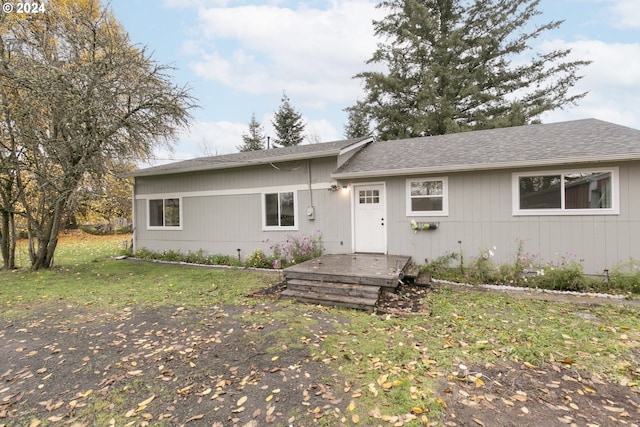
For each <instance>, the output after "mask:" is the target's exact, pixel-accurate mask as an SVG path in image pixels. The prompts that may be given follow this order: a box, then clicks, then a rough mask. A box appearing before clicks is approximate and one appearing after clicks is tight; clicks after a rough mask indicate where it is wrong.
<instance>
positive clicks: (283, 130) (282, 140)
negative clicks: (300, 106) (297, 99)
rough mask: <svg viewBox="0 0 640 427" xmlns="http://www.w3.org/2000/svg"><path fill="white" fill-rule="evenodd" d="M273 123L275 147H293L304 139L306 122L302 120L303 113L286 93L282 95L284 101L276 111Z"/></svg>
mask: <svg viewBox="0 0 640 427" xmlns="http://www.w3.org/2000/svg"><path fill="white" fill-rule="evenodd" d="M272 124H273V127H274V128H275V131H276V137H275V139H274V141H273V145H274V147H277V146H280V147H291V146H295V145H298V144H300V143H301V142H302V141H303V140H304V129H305V124H304V121H303V120H302V114H300V113H299V112H298V111H296V110H295V109H294V108H293V107H292V106H291V101H290V100H289V97H288V96H287V94H286V93H284V94H283V95H282V103H281V104H280V108H279V109H278V111H276V113H275V116H274V118H273V121H272Z"/></svg>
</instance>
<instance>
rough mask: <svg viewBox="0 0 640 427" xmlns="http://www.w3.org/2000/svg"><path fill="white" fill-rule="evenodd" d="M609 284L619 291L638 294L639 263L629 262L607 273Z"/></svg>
mask: <svg viewBox="0 0 640 427" xmlns="http://www.w3.org/2000/svg"><path fill="white" fill-rule="evenodd" d="M609 281H610V283H611V284H612V285H613V286H614V287H615V288H616V289H619V290H620V291H623V292H631V293H634V294H640V261H635V260H629V262H628V263H625V264H622V265H619V266H617V267H616V268H614V269H613V271H611V272H610V273H609Z"/></svg>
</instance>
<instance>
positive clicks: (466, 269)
mask: <svg viewBox="0 0 640 427" xmlns="http://www.w3.org/2000/svg"><path fill="white" fill-rule="evenodd" d="M493 249H495V248H493ZM522 249H523V245H522V243H519V245H518V250H517V254H516V257H515V260H514V262H513V264H503V265H500V266H496V265H495V264H494V263H493V262H492V260H491V258H492V257H493V250H485V251H481V252H480V254H479V255H478V256H476V257H475V258H473V260H472V261H471V263H470V264H468V265H467V264H464V263H462V262H460V260H461V259H463V258H462V254H461V253H446V254H444V255H442V256H441V257H439V258H437V259H436V260H434V261H432V262H430V263H427V264H426V265H424V266H423V267H422V271H423V272H426V273H428V274H429V275H431V277H433V278H434V279H440V280H448V281H452V282H462V283H469V284H474V285H479V284H496V285H508V286H521V287H528V288H539V289H548V290H556V291H575V292H602V293H618V294H625V293H634V294H640V262H635V261H633V260H632V261H630V262H629V263H628V264H625V265H623V266H619V267H617V268H615V269H613V270H612V272H611V273H610V274H609V275H608V277H606V276H602V277H593V276H588V275H585V274H584V268H583V265H582V260H577V259H575V255H573V254H565V255H562V256H560V257H559V258H558V259H557V260H549V261H544V260H542V259H540V258H539V257H538V256H536V255H532V254H528V253H523V250H522Z"/></svg>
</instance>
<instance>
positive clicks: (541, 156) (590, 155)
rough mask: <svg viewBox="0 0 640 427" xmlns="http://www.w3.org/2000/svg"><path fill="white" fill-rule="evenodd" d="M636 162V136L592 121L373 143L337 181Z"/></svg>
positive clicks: (639, 141)
mask: <svg viewBox="0 0 640 427" xmlns="http://www.w3.org/2000/svg"><path fill="white" fill-rule="evenodd" d="M633 159H640V131H639V130H636V129H632V128H628V127H625V126H620V125H616V124H613V123H608V122H604V121H601V120H596V119H585V120H575V121H569V122H561V123H551V124H539V125H527V126H518V127H510V128H500V129H490V130H482V131H470V132H463V133H456V134H448V135H439V136H430V137H422V138H411V139H402V140H394V141H377V142H375V143H373V144H370V145H369V146H367V147H366V148H364V149H363V150H362V151H361V152H360V153H358V155H357V156H354V157H353V158H351V159H350V160H349V161H348V162H347V163H345V164H344V165H342V166H341V167H340V168H338V170H336V172H335V173H334V174H333V177H334V178H336V179H341V178H342V179H346V178H357V177H365V176H385V175H407V174H414V173H421V172H422V173H439V172H450V171H462V170H479V169H501V168H514V167H527V166H543V165H558V164H569V163H580V162H593V161H617V160H633Z"/></svg>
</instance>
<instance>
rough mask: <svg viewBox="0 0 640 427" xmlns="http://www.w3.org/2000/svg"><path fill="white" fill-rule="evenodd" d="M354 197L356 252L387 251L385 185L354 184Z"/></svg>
mask: <svg viewBox="0 0 640 427" xmlns="http://www.w3.org/2000/svg"><path fill="white" fill-rule="evenodd" d="M354 199H355V200H354V215H353V221H354V242H355V244H354V249H355V252H371V253H386V252H387V234H386V231H385V220H386V208H385V194H384V185H383V184H372V185H354Z"/></svg>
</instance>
